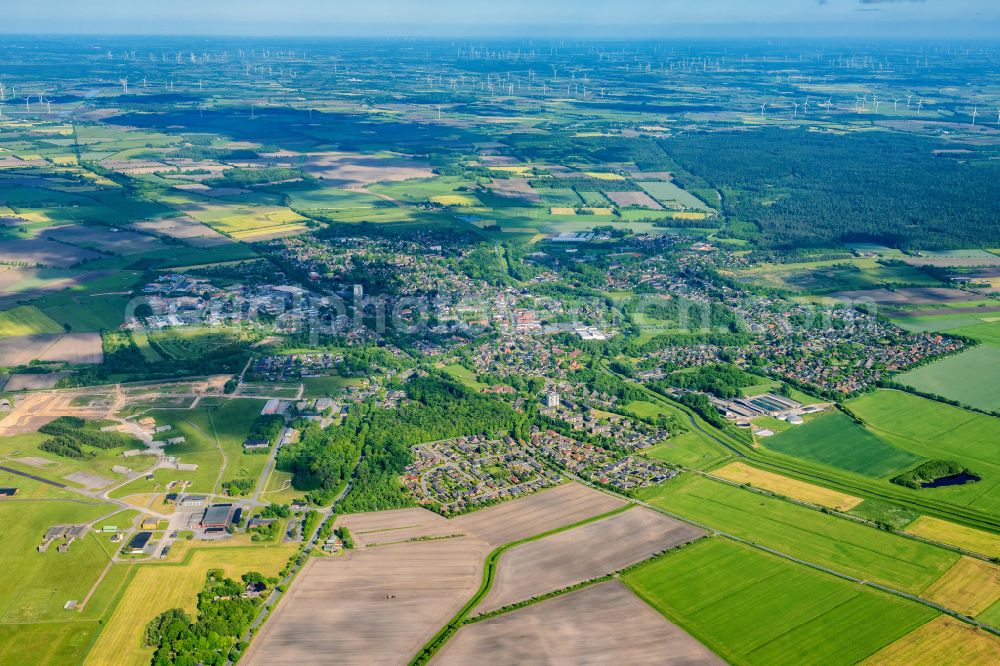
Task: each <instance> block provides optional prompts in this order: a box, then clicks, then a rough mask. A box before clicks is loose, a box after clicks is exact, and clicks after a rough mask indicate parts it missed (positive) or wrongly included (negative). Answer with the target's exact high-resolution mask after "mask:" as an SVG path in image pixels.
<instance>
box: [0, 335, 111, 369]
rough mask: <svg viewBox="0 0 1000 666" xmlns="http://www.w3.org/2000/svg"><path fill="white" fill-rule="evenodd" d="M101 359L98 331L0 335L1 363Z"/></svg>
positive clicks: (9, 364)
mask: <svg viewBox="0 0 1000 666" xmlns="http://www.w3.org/2000/svg"><path fill="white" fill-rule="evenodd" d="M34 359H38V360H40V361H65V362H67V363H100V362H101V361H103V360H104V351H103V348H102V346H101V334H100V333H38V334H36V335H14V336H11V337H8V338H2V339H0V365H2V366H8V367H10V366H15V365H27V364H28V363H30V362H31V361H32V360H34Z"/></svg>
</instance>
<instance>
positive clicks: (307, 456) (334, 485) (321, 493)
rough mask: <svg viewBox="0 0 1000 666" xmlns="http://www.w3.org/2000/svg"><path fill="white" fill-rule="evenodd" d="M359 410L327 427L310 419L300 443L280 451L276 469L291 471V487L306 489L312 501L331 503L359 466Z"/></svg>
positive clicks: (289, 445)
mask: <svg viewBox="0 0 1000 666" xmlns="http://www.w3.org/2000/svg"><path fill="white" fill-rule="evenodd" d="M356 411H358V410H351V412H350V413H349V414H348V415H347V417H346V418H345V419H344V421H343V422H342V423H341V424H340V425H338V426H333V427H330V428H327V429H325V430H324V429H323V428H321V427H320V426H319V424H317V423H316V422H315V421H312V422H309V425H308V426H307V427H306V428H305V429H304V430H302V431H301V433H300V437H299V441H298V442H295V443H294V444H288V445H286V446H284V447H282V448H281V450H280V451H279V452H278V459H277V463H276V464H277V468H278V469H280V470H282V471H285V472H291V473H292V474H293V477H292V486H293V487H294V488H295V489H296V490H303V491H306V492H307V493H308V494H307V497H308V499H309V500H310V501H313V502H316V503H317V504H328V503H329V502H330V500H332V499H333V496H334V495H335V494H336V493H337V491H338V490H339V489H340V488H341V486H342V485H343V484H344V483H346V482H347V480H348V479H349V478H350V477H351V474H352V473H353V471H354V468H355V467H356V466H357V464H358V458H359V457H360V455H361V445H362V443H361V441H360V440H358V439H357V438H356V437H355V434H356V433H357V432H358V431H359V430H360V429H361V426H362V423H361V421H362V419H361V416H360V414H358V413H355V412H356Z"/></svg>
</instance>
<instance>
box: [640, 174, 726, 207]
mask: <svg viewBox="0 0 1000 666" xmlns="http://www.w3.org/2000/svg"><path fill="white" fill-rule="evenodd" d="M639 187H641V188H642V189H644V190H646V192H648V193H649V194H651V195H653V196H654V197H656V199H658V200H659V201H675V202H677V203H678V204H680V205H681V206H683V207H685V208H694V209H696V210H705V211H711V210H713V209H712V208H711V207H709V205H708V204H707V203H705V202H704V201H702V200H701V199H699V198H698V197H696V196H694V195H693V194H691V193H690V192H688V191H687V190H682V189H681V188H679V187H677V186H676V185H674V184H673V183H671V182H669V181H650V182H643V183H639Z"/></svg>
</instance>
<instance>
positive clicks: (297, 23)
mask: <svg viewBox="0 0 1000 666" xmlns="http://www.w3.org/2000/svg"><path fill="white" fill-rule="evenodd" d="M5 4H7V5H8V6H6V7H5V8H4V10H3V21H2V23H0V32H29V33H52V32H70V33H127V34H171V33H174V34H213V35H225V34H251V35H310V36H312V35H331V36H335V35H416V36H488V35H491V34H496V35H521V36H532V35H537V36H566V37H571V36H581V37H588V38H594V37H600V36H602V35H603V36H608V37H623V36H626V37H627V36H635V37H655V36H669V37H675V36H684V35H685V34H691V35H697V36H706V35H712V34H719V35H720V36H726V37H731V36H738V35H740V34H747V35H748V36H761V35H767V34H773V35H775V36H781V35H788V36H795V35H819V36H823V35H841V34H843V35H850V34H861V35H865V36H868V35H876V36H878V35H882V36H884V37H887V38H888V37H893V36H900V37H906V36H917V35H919V36H928V37H932V36H952V37H953V36H970V37H990V36H996V35H997V34H1000V31H998V28H1000V1H998V0H366V1H363V2H356V1H353V0H352V1H349V2H345V1H344V0H269V1H266V2H264V1H261V0H169V1H168V2H162V1H160V2H157V1H156V0H153V1H152V2H150V1H149V0H84V1H81V0H43V1H42V2H31V1H30V0H14V1H13V2H10V3H5Z"/></svg>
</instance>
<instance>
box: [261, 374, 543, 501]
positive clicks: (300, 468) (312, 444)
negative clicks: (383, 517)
mask: <svg viewBox="0 0 1000 666" xmlns="http://www.w3.org/2000/svg"><path fill="white" fill-rule="evenodd" d="M406 392H407V397H408V398H409V400H410V402H409V403H407V404H405V405H403V406H401V407H399V408H397V409H383V408H379V407H376V406H375V405H374V404H373V403H364V404H361V405H358V406H357V407H356V408H354V409H352V410H351V412H350V413H349V414H348V415H347V417H346V418H345V419H344V420H343V421H342V422H341V423H340V424H338V425H334V426H331V427H329V428H327V429H326V430H322V429H320V428H319V427H317V426H311V427H309V428H307V429H306V430H305V431H303V433H302V437H301V438H300V440H299V442H297V443H295V444H291V445H288V446H286V447H284V448H283V449H282V450H281V452H280V453H279V454H278V468H279V469H282V470H284V471H288V472H292V474H293V478H292V484H293V486H294V487H295V488H296V489H297V490H304V491H307V492H308V493H309V495H308V497H309V499H310V500H311V501H313V502H316V503H317V504H328V503H329V502H330V501H331V500H332V499H333V497H334V496H335V495H336V493H337V492H338V491H339V490H340V489H341V488H342V487H343V484H345V483H346V482H347V481H348V480H349V479H351V477H352V474H353V477H354V478H353V481H352V485H351V490H350V492H349V493H348V494H347V496H346V497H345V498H344V500H343V501H342V502H341V504H340V505H339V507H338V508H339V510H341V511H343V512H345V513H354V512H359V511H376V510H383V509H393V508H398V507H402V506H408V505H409V504H410V499H409V498H408V497H406V495H405V494H404V492H403V489H402V486H401V484H400V483H399V478H398V477H399V475H400V474H402V473H403V471H404V469H405V468H406V466H407V465H408V464H409V463H410V461H411V460H412V458H411V454H410V447H411V446H413V445H415V444H419V443H421V442H431V441H436V440H440V439H448V438H450V437H458V436H461V435H473V434H486V433H495V434H502V433H511V432H513V431H514V430H516V429H517V428H519V427H521V428H525V427H526V423H527V418H526V417H525V416H524V415H522V414H518V413H517V412H515V411H514V410H513V409H512V408H511V407H510V406H508V405H507V404H505V403H503V402H501V401H499V400H496V399H493V398H491V397H489V396H485V395H481V394H478V393H474V392H472V391H470V390H469V389H467V388H465V387H464V386H462V385H461V384H459V383H457V382H454V381H451V380H450V379H447V378H445V377H443V376H440V375H434V376H428V377H418V378H416V379H414V380H413V381H411V382H410V383H409V384H407V386H406ZM359 461H360V462H359Z"/></svg>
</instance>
